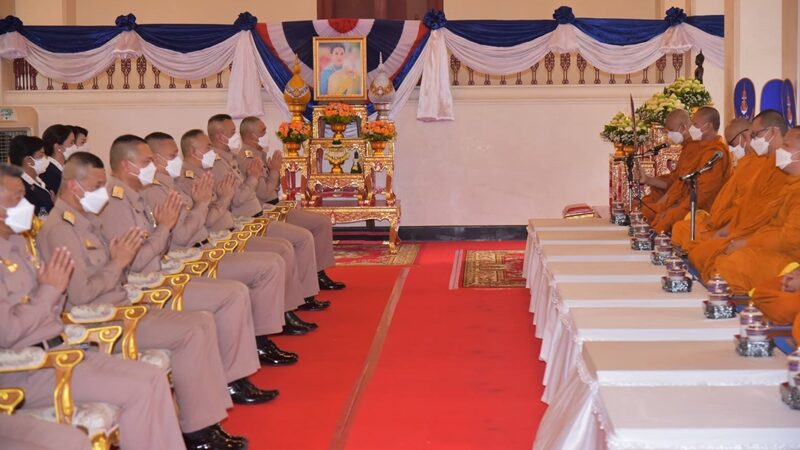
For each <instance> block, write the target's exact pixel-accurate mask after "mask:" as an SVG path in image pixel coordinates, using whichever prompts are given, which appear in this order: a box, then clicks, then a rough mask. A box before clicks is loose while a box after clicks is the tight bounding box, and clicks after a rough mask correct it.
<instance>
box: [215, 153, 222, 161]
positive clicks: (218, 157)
mask: <svg viewBox="0 0 800 450" xmlns="http://www.w3.org/2000/svg"><path fill="white" fill-rule="evenodd" d="M220 159H222V157H221V156H219V153H217V156H216V158H214V161H219V160H220Z"/></svg>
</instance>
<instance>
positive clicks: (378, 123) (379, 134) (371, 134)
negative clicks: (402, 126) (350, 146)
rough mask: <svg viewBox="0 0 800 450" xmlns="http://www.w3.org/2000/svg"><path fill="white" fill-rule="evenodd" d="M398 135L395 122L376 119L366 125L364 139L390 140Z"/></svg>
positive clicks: (371, 140)
mask: <svg viewBox="0 0 800 450" xmlns="http://www.w3.org/2000/svg"><path fill="white" fill-rule="evenodd" d="M395 136H397V129H396V128H395V126H394V123H392V122H389V121H388V120H375V121H373V122H368V123H367V125H366V126H364V139H366V140H368V141H370V142H374V141H388V140H391V139H392V138H394V137H395Z"/></svg>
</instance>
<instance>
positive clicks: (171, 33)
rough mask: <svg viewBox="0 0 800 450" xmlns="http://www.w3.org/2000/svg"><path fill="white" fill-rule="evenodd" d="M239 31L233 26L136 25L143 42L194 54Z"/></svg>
mask: <svg viewBox="0 0 800 450" xmlns="http://www.w3.org/2000/svg"><path fill="white" fill-rule="evenodd" d="M239 31H241V30H240V29H239V27H237V26H234V25H138V26H137V27H136V32H137V33H139V36H141V37H142V39H144V40H145V41H147V42H149V43H151V44H153V45H155V46H158V47H161V48H166V49H169V50H173V51H176V52H181V53H189V52H195V51H198V50H202V49H204V48H208V47H211V46H214V45H217V44H219V43H220V42H222V41H224V40H225V39H228V38H229V37H231V36H233V35H235V34H236V33H238V32H239Z"/></svg>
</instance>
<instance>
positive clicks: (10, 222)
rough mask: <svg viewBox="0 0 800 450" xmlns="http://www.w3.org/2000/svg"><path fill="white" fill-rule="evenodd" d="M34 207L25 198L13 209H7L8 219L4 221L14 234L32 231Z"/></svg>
mask: <svg viewBox="0 0 800 450" xmlns="http://www.w3.org/2000/svg"><path fill="white" fill-rule="evenodd" d="M33 210H34V207H33V205H32V204H31V202H29V201H28V200H25V198H23V199H22V200H20V201H19V203H17V206H14V207H13V208H6V219H5V220H4V221H3V222H4V223H5V224H6V226H8V228H11V231H13V232H14V233H22V232H24V231H28V230H30V229H31V221H32V220H33Z"/></svg>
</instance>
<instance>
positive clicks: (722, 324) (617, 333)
mask: <svg viewBox="0 0 800 450" xmlns="http://www.w3.org/2000/svg"><path fill="white" fill-rule="evenodd" d="M559 320H560V322H561V326H559V327H557V328H556V329H555V330H554V332H553V334H552V336H551V337H550V342H544V341H543V342H542V347H545V346H547V347H548V352H547V353H546V354H545V356H546V358H543V359H544V360H545V361H546V362H547V366H546V368H545V373H544V380H543V383H544V384H545V389H544V394H543V396H542V401H544V402H546V403H550V401H551V400H552V399H553V398H555V397H554V396H555V394H556V392H558V389H559V387H560V385H561V384H562V383H563V382H564V380H566V379H567V378H568V377H569V376H570V375H571V373H572V371H573V370H574V369H575V364H576V360H577V358H579V357H580V354H581V349H582V345H583V343H584V342H586V341H728V342H730V341H732V339H733V336H734V335H735V334H736V333H737V332H738V330H739V326H738V320H737V319H722V320H709V319H706V318H705V317H703V314H702V311H701V310H700V308H574V309H571V310H570V311H569V312H568V313H566V314H563V315H561V316H560V317H559ZM731 345H732V344H731Z"/></svg>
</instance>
